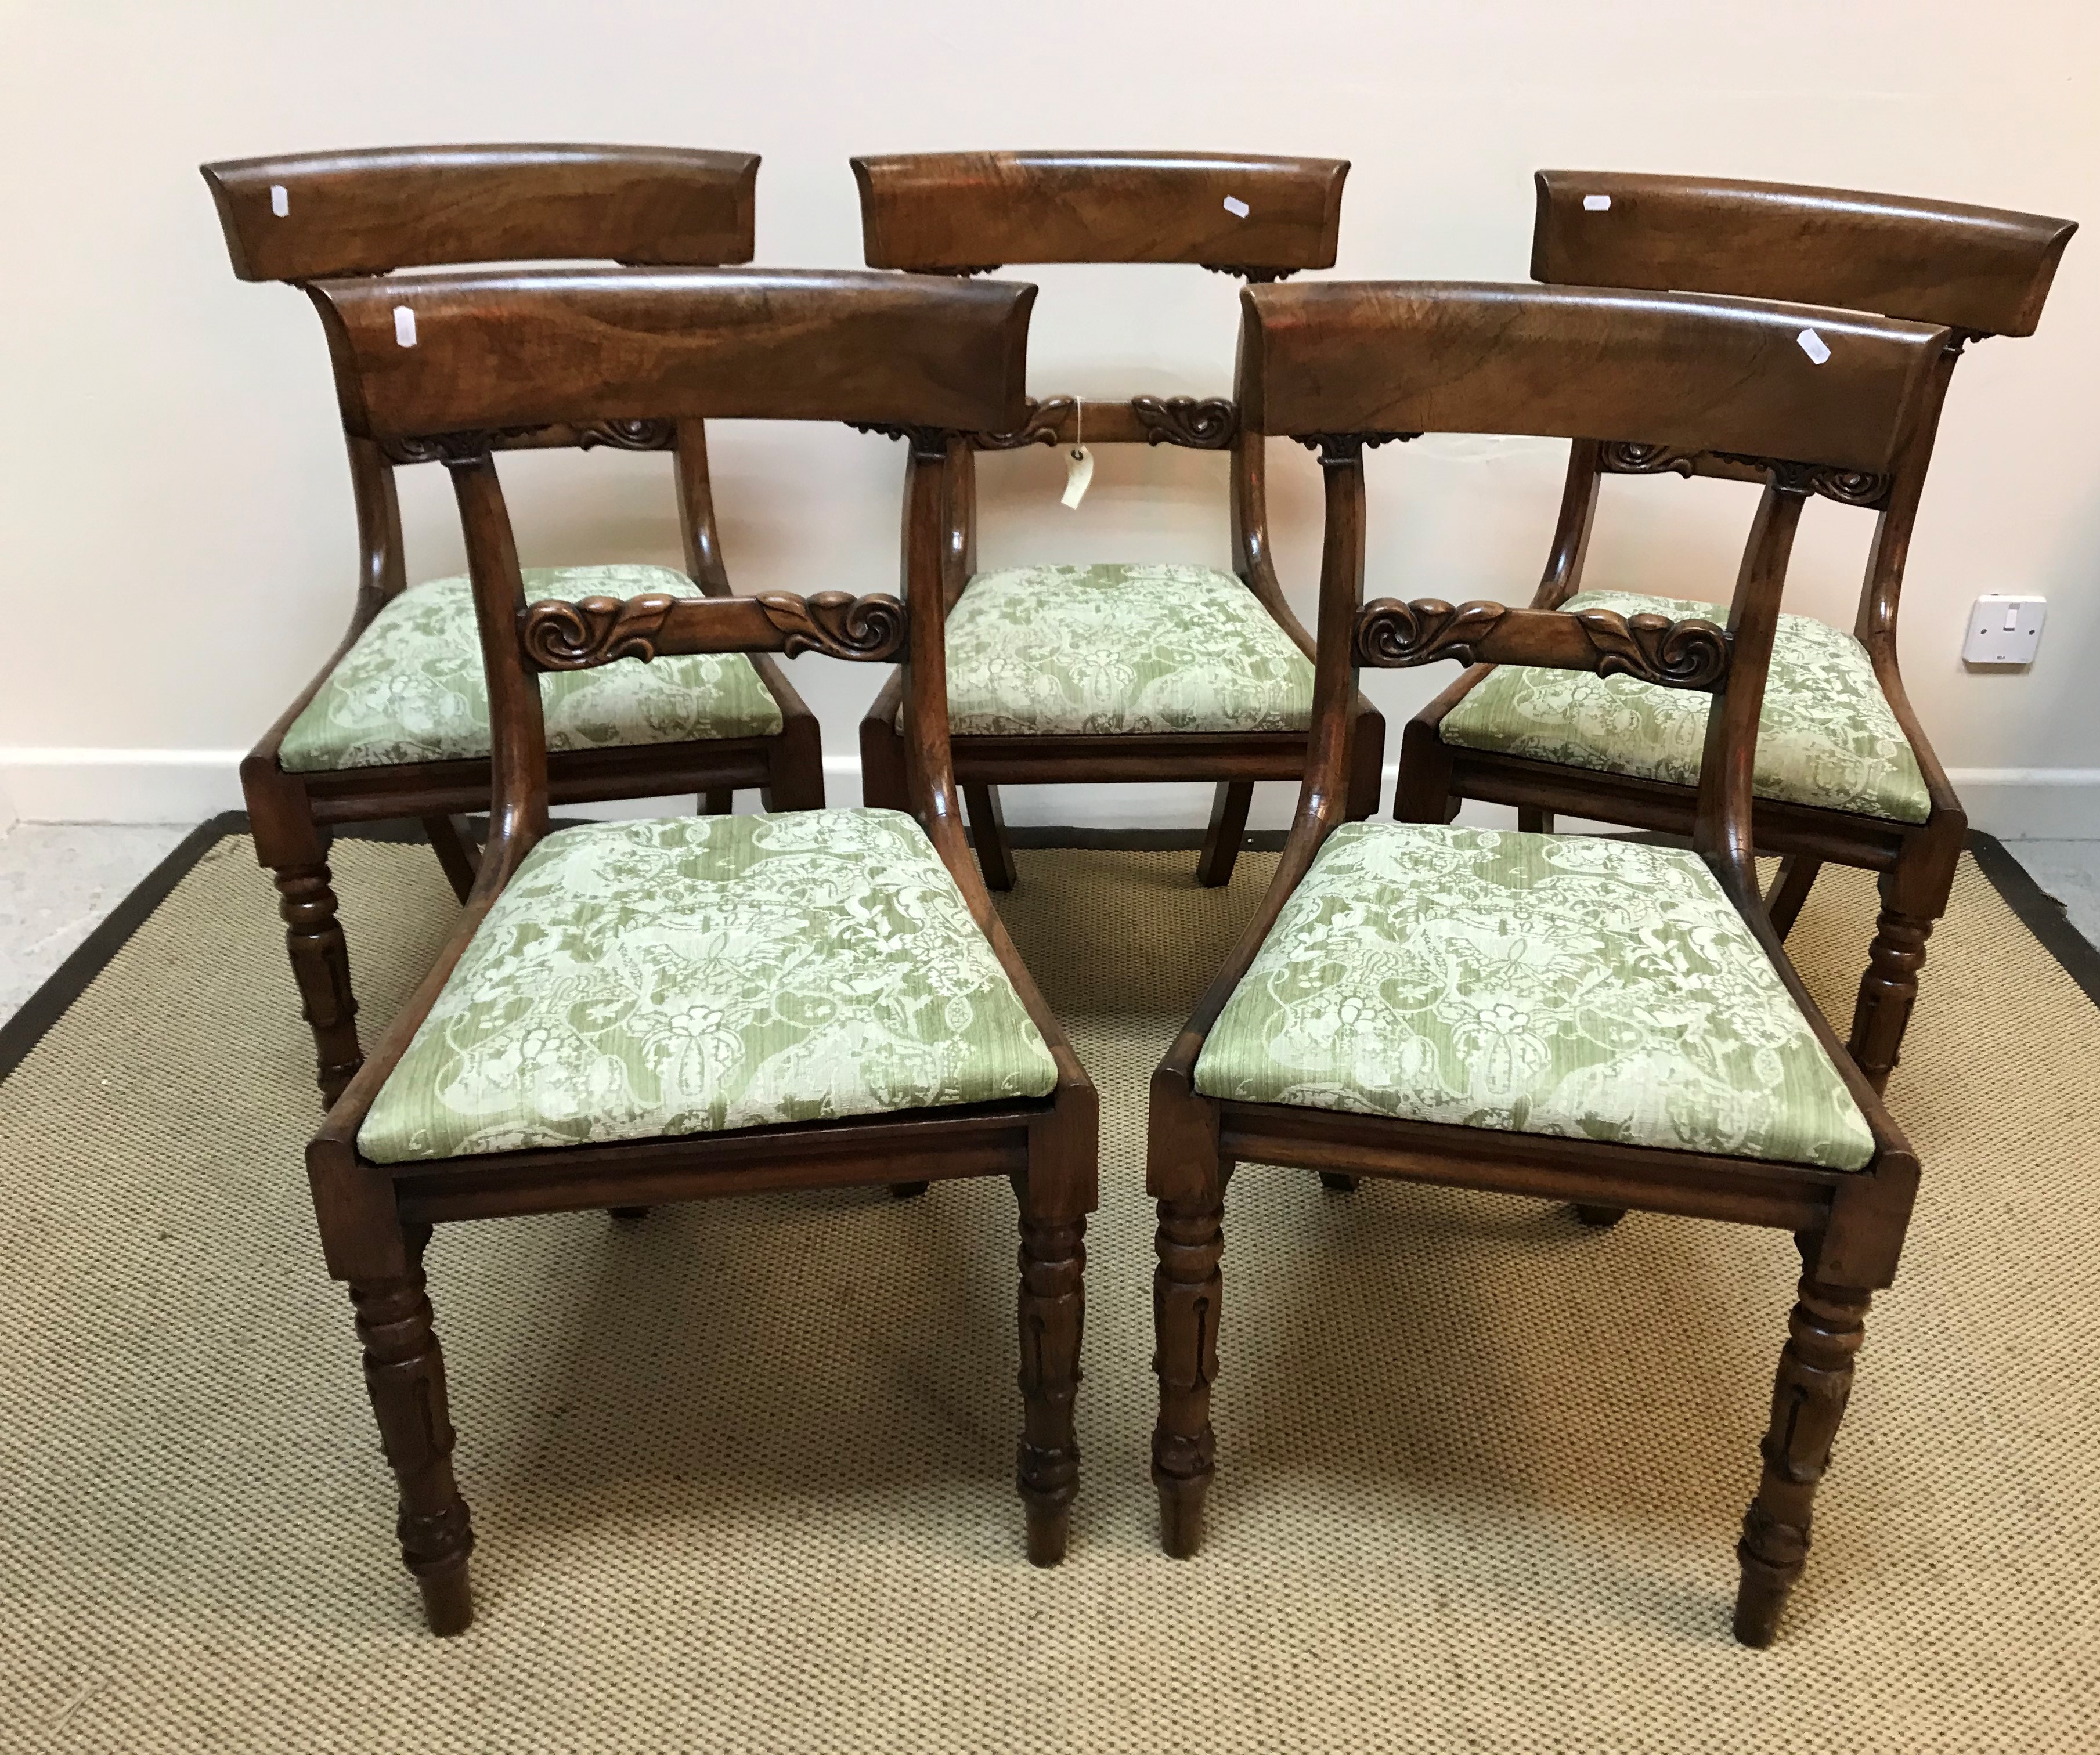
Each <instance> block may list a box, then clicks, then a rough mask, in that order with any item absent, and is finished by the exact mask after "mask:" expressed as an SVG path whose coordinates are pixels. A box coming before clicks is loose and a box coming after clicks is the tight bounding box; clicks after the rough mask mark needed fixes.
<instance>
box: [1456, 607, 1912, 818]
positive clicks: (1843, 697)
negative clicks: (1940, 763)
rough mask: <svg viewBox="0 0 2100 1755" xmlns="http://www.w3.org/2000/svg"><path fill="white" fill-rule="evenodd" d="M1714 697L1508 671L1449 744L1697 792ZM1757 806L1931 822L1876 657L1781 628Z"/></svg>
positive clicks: (1815, 631)
mask: <svg viewBox="0 0 2100 1755" xmlns="http://www.w3.org/2000/svg"><path fill="white" fill-rule="evenodd" d="M1564 607H1566V608H1568V609H1570V610H1580V609H1590V608H1596V609H1609V610H1617V611H1620V612H1621V613H1622V614H1625V615H1632V614H1635V613H1636V612H1637V611H1643V610H1651V611H1656V612H1657V613H1659V614H1661V615H1670V616H1685V615H1704V616H1707V617H1709V618H1716V617H1718V616H1720V615H1722V614H1723V611H1721V610H1720V608H1719V606H1717V605H1714V604H1711V603H1700V602H1692V601H1691V600H1689V599H1686V598H1682V597H1643V596H1641V595H1639V593H1634V592H1627V591H1584V592H1580V593H1577V594H1576V595H1575V596H1574V597H1570V598H1569V599H1568V602H1567V603H1566V605H1565V606H1564ZM1708 699H1709V698H1708V697H1707V696H1706V695H1701V694H1696V693H1693V692H1692V691H1690V690H1681V689H1664V688H1658V687H1657V686H1655V685H1654V684H1653V683H1648V682H1639V681H1635V680H1634V679H1633V678H1631V677H1599V676H1597V675H1595V674H1593V673H1592V672H1588V671H1580V670H1534V669H1529V668H1524V667H1520V666H1517V665H1510V664H1505V665H1503V666H1502V667H1500V668H1498V669H1497V670H1496V671H1494V672H1493V674H1491V675H1490V676H1489V677H1488V678H1487V679H1486V680H1485V681H1483V682H1481V683H1480V684H1479V685H1478V686H1476V687H1475V688H1473V689H1471V690H1469V691H1468V692H1467V695H1466V696H1465V698H1464V699H1462V700H1461V701H1460V702H1459V703H1458V705H1457V706H1456V707H1455V708H1453V709H1452V710H1451V711H1450V712H1449V713H1447V714H1446V715H1445V717H1444V723H1443V728H1442V736H1443V739H1444V741H1445V743H1453V744H1457V745H1458V746H1460V747H1462V748H1466V749H1477V750H1493V751H1497V752H1501V753H1502V754H1504V755H1509V756H1532V757H1534V758H1536V759H1537V760H1538V761H1551V762H1563V763H1566V764H1568V765H1570V766H1572V767H1577V768H1592V769H1599V770H1601V771H1602V772H1604V773H1607V774H1632V775H1635V776H1637V777H1639V778H1643V779H1651V780H1668V781H1671V782H1674V783H1676V784H1678V785H1680V786H1695V785H1696V784H1697V783H1698V780H1699V756H1700V752H1701V749H1702V748H1703V747H1705V736H1706V708H1707V702H1708ZM1755 790H1756V792H1757V794H1758V796H1759V797H1760V798H1776V799H1784V800H1787V801H1788V802H1789V803H1791V804H1797V805H1820V806H1821V807H1823V808H1824V809H1829V810H1847V811H1853V812H1856V813H1858V814H1861V815H1864V816H1869V817H1881V818H1886V819H1887V820H1889V821H1891V822H1924V821H1925V819H1926V817H1927V816H1928V815H1930V813H1931V809H1932V804H1931V800H1930V798H1929V797H1928V796H1927V795H1926V788H1925V777H1924V775H1923V774H1921V772H1920V771H1919V769H1918V765H1917V756H1916V754H1915V753H1913V751H1912V749H1911V747H1910V743H1909V740H1908V739H1906V738H1905V737H1904V734H1903V727H1902V726H1900V725H1898V724H1897V723H1896V716H1895V712H1893V711H1891V709H1890V706H1889V703H1888V699H1887V697H1886V696H1885V695H1883V694H1882V687H1881V684H1880V683H1879V682H1878V681H1877V680H1876V679H1875V677H1874V670H1873V664H1871V663H1870V662H1869V661H1868V657H1867V654H1866V649H1865V648H1864V647H1863V646H1861V645H1860V642H1858V641H1857V640H1855V639H1854V638H1853V637H1851V635H1850V634H1846V633H1840V632H1838V629H1836V628H1832V627H1829V626H1828V625H1826V624H1824V623H1822V622H1820V621H1817V620H1815V618H1814V617H1812V616H1808V615H1782V616H1780V619H1779V633H1778V637H1777V638H1776V640H1775V642H1774V643H1773V646H1772V659H1771V677H1770V679H1769V680H1768V681H1767V683H1766V685H1765V704H1764V712H1763V715H1762V719H1761V720H1760V721H1759V730H1758V765H1757V779H1756V783H1755Z"/></svg>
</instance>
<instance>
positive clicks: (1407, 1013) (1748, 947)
mask: <svg viewBox="0 0 2100 1755" xmlns="http://www.w3.org/2000/svg"><path fill="white" fill-rule="evenodd" d="M1196 1088H1197V1090H1198V1091H1202V1093H1204V1094H1205V1095H1206V1096H1213V1097H1225V1098H1231V1099H1235V1100H1239V1101H1242V1102H1249V1103H1286V1104H1295V1105H1300V1106H1302V1107H1305V1108H1310V1109H1350V1110H1355V1111H1357V1112H1359V1113H1364V1114H1368V1115H1392V1116H1398V1117H1401V1118H1405V1119H1406V1120H1410V1121H1424V1122H1449V1123H1452V1124H1454V1125H1457V1126H1460V1127H1487V1128H1495V1129H1499V1130H1502V1131H1507V1132H1514V1133H1528V1134H1555V1135H1565V1136H1568V1137H1569V1138H1574V1139H1587V1140H1613V1141H1617V1142H1619V1143H1621V1144H1627V1145H1644V1146H1661V1147H1665V1148H1674V1149H1681V1150H1687V1151H1696V1152H1712V1153H1723V1154H1726V1155H1727V1156H1729V1157H1732V1158H1770V1159H1777V1160H1780V1161H1784V1162H1790V1163H1805V1164H1816V1165H1821V1166H1826V1167H1828V1168H1831V1169H1836V1170H1857V1169H1858V1168H1860V1166H1862V1165H1864V1163H1866V1162H1867V1161H1868V1159H1869V1158H1872V1157H1873V1151H1874V1142H1873V1135H1872V1134H1871V1133H1870V1132H1869V1131H1868V1127H1867V1123H1866V1120H1865V1118H1864V1117H1863V1116H1862V1115H1861V1114H1860V1109H1859V1106H1858V1105H1856V1104H1855V1103H1854V1101H1853V1100H1852V1098H1851V1093H1850V1092H1849V1091H1846V1087H1845V1083H1844V1081H1843V1079H1842V1078H1841V1077H1840V1076H1839V1074H1838V1069H1837V1068H1836V1067H1835V1066H1833V1065H1832V1064H1831V1061H1830V1058H1829V1056H1828V1055H1827V1054H1826V1053H1825V1052H1824V1050H1823V1047H1822V1045H1821V1044H1820V1043H1819V1042H1818V1041H1817V1040H1816V1038H1815V1034H1814V1032H1813V1031H1812V1030H1811V1029H1810V1028H1809V1025H1808V1021H1807V1019H1806V1018H1804V1017H1803V1016H1802V1013H1801V1010H1800V1008H1799V1007H1798V1006H1797V1005H1796V1004H1795V1003H1794V1002H1793V996H1792V995H1791V994H1789V993H1788V992H1787V990H1786V988H1785V985H1784V984H1783V983H1782V982H1781V981H1780V977H1779V972H1778V971H1777V970H1776V969H1775V968H1773V967H1772V964H1771V960H1770V959H1768V958H1767V956H1766V955H1765V953H1764V950H1762V947H1761V946H1759V945H1758V941H1757V940H1756V939H1755V938H1754V937H1753V936H1752V935H1751V933H1750V931H1749V928H1748V927H1746V926H1745V924H1743V919H1742V916H1741V915H1739V914H1738V913H1736V910H1735V908H1734V907H1733V906H1732V905H1731V903H1730V902H1729V901H1728V898H1727V897H1726V896H1725V895H1724V894H1723V893H1722V890H1721V887H1720V885H1719V884H1718V883H1717V882H1716V881H1715V880H1714V875H1713V873H1712V872H1711V871H1709V870H1708V869H1707V867H1706V866H1705V862H1703V861H1702V860H1701V859H1700V858H1698V856H1697V855H1696V854H1694V853H1684V852H1680V851H1678V850H1677V849H1671V848H1663V847H1652V846H1647V845H1644V844H1639V843H1635V842H1629V841H1623V840H1608V839H1602V838H1599V837H1595V836H1576V835H1515V834H1510V833H1507V832H1498V831H1493V830H1488V829H1462V828H1449V827H1443V826H1441V825H1437V826H1435V827H1430V826H1426V825H1423V824H1418V823H1393V822H1352V823H1349V824H1347V825H1345V826H1344V827H1341V828H1339V829H1337V830H1336V831H1335V833H1334V834H1333V835H1332V836H1330V838H1329V839H1328V841H1327V844H1326V846H1325V847H1323V848H1322V849H1321V851H1320V854H1319V857H1318V858H1317V859H1316V860H1315V861H1314V862H1313V865H1312V870H1311V871H1308V872H1307V873H1306V875H1305V877H1304V881H1303V882H1302V883H1300V884H1299V886H1298V889H1297V890H1296V891H1295V893H1293V894H1292V896H1291V897H1290V901H1289V902H1287V903H1286V904H1285V906H1284V909H1283V912H1282V915H1281V917H1280V918H1279V919H1277V923H1276V925H1275V927H1274V928H1273V930H1272V931H1271V932H1270V933H1269V935H1268V939H1267V941H1265V942H1264V944H1263V946H1262V947H1261V950H1260V953H1259V955H1256V957H1255V960H1254V964H1253V966H1252V967H1251V968H1250V969H1249V970H1248V971H1247V973H1246V978H1245V979H1244V980H1243V981H1241V983H1240V984H1239V986H1238V987H1237V989H1236V990H1234V991H1233V996H1232V998H1231V999H1229V1000H1228V1001H1227V1002H1226V1004H1225V1008H1224V1012H1223V1013H1222V1014H1220V1016H1219V1019H1218V1021H1217V1024H1216V1025H1215V1028H1214V1029H1213V1030H1211V1035H1210V1039H1209V1041H1208V1042H1207V1043H1205V1045H1204V1047H1203V1052H1202V1057H1201V1058H1200V1059H1199V1060H1198V1061H1197V1063H1196Z"/></svg>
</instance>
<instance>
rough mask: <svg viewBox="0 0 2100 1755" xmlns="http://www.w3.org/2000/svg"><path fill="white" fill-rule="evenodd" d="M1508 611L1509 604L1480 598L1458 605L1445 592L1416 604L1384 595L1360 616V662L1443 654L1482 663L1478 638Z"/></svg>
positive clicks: (1403, 662)
mask: <svg viewBox="0 0 2100 1755" xmlns="http://www.w3.org/2000/svg"><path fill="white" fill-rule="evenodd" d="M1508 614H1509V606H1508V605H1507V604H1506V603H1489V602H1472V603H1462V604H1460V605H1459V606H1458V607H1457V608H1455V609H1454V608H1453V607H1452V606H1451V605H1449V603H1446V602H1444V601H1443V600H1442V599H1441V598H1440V597H1419V598H1417V599H1416V600H1415V601H1414V602H1412V603H1403V602H1401V600H1400V599H1399V598H1398V597H1380V598H1379V600H1378V601H1377V602H1375V603H1368V604H1365V606H1364V607H1363V609H1362V610H1361V611H1360V612H1359V613H1358V615H1357V634H1356V655H1357V663H1358V664H1371V665H1374V666H1376V667H1378V668H1380V669H1393V668H1405V666H1407V665H1410V664H1428V663H1429V662H1430V661H1431V660H1432V659H1440V658H1455V659H1458V662H1459V663H1460V664H1473V663H1475V662H1476V659H1475V658H1474V655H1473V644H1474V642H1476V641H1478V640H1483V639H1485V638H1486V637H1487V636H1488V635H1489V634H1490V633H1493V632H1494V630H1495V628H1497V627H1498V626H1499V625H1500V624H1501V622H1502V618H1503V617H1504V616H1505V615H1508Z"/></svg>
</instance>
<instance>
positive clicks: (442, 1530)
mask: <svg viewBox="0 0 2100 1755" xmlns="http://www.w3.org/2000/svg"><path fill="white" fill-rule="evenodd" d="M429 1239H430V1228H429V1227H428V1226H421V1227H418V1228H416V1229H415V1230H413V1231H412V1232H409V1233H408V1272H407V1273H406V1274H405V1275H404V1276H403V1277H401V1278H399V1279H398V1280H364V1281H352V1282H351V1288H350V1299H351V1303H352V1304H353V1305H354V1306H355V1308H356V1311H357V1338H358V1339H359V1340H360V1341H361V1342H362V1343H364V1387H365V1390H366V1392H367V1393H368V1395H369V1396H371V1398H372V1411H373V1413H374V1414H375V1415H376V1416H377V1418H378V1421H379V1441H380V1445H381V1448H382V1449H383V1450H385V1452H386V1461H387V1462H388V1463H389V1464H390V1466H392V1468H393V1471H394V1478H395V1481H396V1482H397V1483H398V1484H399V1488H400V1492H401V1515H400V1519H399V1524H398V1525H397V1528H398V1530H399V1534H400V1537H401V1559H402V1560H403V1562H404V1563H405V1564H406V1565H407V1567H408V1570H409V1571H410V1572H412V1573H414V1574H415V1575H416V1583H417V1585H418V1586H419V1587H420V1588H421V1591H422V1593H423V1614H424V1617H425V1619H426V1621H428V1622H429V1623H430V1631H431V1632H432V1633H435V1634H457V1633H464V1632H465V1631H466V1629H467V1627H468V1626H469V1625H470V1623H471V1622H472V1621H473V1620H474V1602H473V1598H472V1597H471V1595H470V1593H469V1590H468V1587H467V1569H466V1563H467V1556H468V1555H469V1554H471V1553H472V1552H473V1551H474V1527H473V1524H472V1523H471V1521H470V1519H469V1518H468V1515H467V1509H466V1501H465V1500H464V1499H462V1498H461V1497H460V1494H459V1488H458V1487H457V1485H456V1484H454V1482H453V1479H452V1422H451V1420H450V1418H448V1413H447V1410H446V1406H445V1361H444V1355H443V1352H440V1351H439V1347H438V1337H437V1334H436V1332H435V1330H434V1329H432V1327H431V1325H430V1299H428V1298H427V1297H426V1296H425V1295H424V1290H423V1246H424V1244H425V1243H426V1242H427V1241H429Z"/></svg>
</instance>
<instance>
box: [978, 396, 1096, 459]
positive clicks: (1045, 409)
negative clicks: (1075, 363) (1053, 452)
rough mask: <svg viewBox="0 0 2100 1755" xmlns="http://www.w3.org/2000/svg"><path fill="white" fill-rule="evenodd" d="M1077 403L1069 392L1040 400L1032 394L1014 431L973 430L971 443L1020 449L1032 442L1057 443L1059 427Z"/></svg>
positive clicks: (986, 447) (983, 448) (984, 448)
mask: <svg viewBox="0 0 2100 1755" xmlns="http://www.w3.org/2000/svg"><path fill="white" fill-rule="evenodd" d="M1077 406H1078V404H1077V403H1076V402H1075V400H1074V399H1073V398H1072V397H1070V396H1046V397H1044V398H1043V400H1042V401H1040V402H1038V401H1037V400H1036V399H1035V398H1034V397H1033V396H1030V398H1029V399H1028V412H1027V413H1026V415H1025V416H1023V417H1022V418H1021V425H1020V426H1017V427H1016V428H1015V429H1014V430H1012V432H1010V433H974V434H971V436H970V443H972V444H973V445H974V446H976V447H977V449H978V450H980V451H1019V450H1021V449H1022V448H1024V447H1026V446H1029V445H1054V444H1056V443H1057V429H1058V428H1059V427H1060V426H1062V425H1063V424H1064V421H1065V416H1066V415H1068V414H1070V413H1071V412H1072V411H1073V409H1074V408H1075V407H1077Z"/></svg>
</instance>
